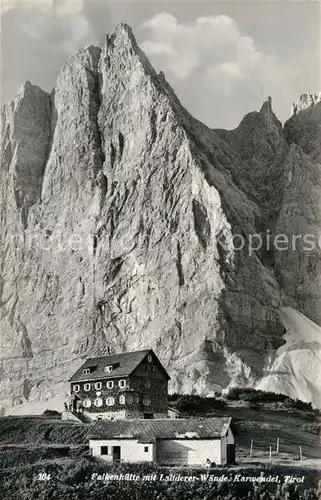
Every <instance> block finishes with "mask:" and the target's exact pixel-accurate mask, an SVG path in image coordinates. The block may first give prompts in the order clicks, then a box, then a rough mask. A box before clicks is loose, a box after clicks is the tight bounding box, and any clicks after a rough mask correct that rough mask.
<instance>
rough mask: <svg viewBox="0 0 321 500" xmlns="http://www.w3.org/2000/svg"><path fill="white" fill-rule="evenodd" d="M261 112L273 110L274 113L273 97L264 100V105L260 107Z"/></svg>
mask: <svg viewBox="0 0 321 500" xmlns="http://www.w3.org/2000/svg"><path fill="white" fill-rule="evenodd" d="M260 112H261V113H264V112H268V113H269V112H271V113H273V110H272V97H270V96H269V97H268V98H267V100H266V101H264V102H263V104H262V106H261V109H260Z"/></svg>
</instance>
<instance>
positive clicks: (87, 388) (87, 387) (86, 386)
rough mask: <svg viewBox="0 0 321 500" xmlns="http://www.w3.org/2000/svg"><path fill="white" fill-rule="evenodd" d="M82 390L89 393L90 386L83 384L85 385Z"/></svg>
mask: <svg viewBox="0 0 321 500" xmlns="http://www.w3.org/2000/svg"><path fill="white" fill-rule="evenodd" d="M84 390H85V391H86V392H88V391H90V384H85V385H84Z"/></svg>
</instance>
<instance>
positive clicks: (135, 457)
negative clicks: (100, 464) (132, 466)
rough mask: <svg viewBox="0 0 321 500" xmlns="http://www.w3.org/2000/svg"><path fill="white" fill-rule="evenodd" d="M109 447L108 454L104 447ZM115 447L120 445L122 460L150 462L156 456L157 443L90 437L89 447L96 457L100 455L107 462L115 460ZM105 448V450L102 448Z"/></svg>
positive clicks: (153, 460) (152, 461)
mask: <svg viewBox="0 0 321 500" xmlns="http://www.w3.org/2000/svg"><path fill="white" fill-rule="evenodd" d="M106 446H107V447H108V454H103V455H102V451H103V452H106V449H104V447H106ZM115 447H120V461H121V462H128V463H130V462H131V463H133V462H150V463H154V462H155V458H156V448H155V443H139V442H138V440H136V439H90V440H89V448H90V452H91V454H92V455H93V456H94V457H99V458H101V459H103V460H106V462H113V461H114V452H115ZM102 448H103V450H102Z"/></svg>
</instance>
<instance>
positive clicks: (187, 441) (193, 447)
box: [87, 418, 235, 466]
mask: <svg viewBox="0 0 321 500" xmlns="http://www.w3.org/2000/svg"><path fill="white" fill-rule="evenodd" d="M231 421H232V419H231V418H187V419H180V418H179V419H159V420H157V419H154V420H101V421H98V422H97V423H96V424H95V425H94V427H93V428H92V429H91V430H90V431H89V432H88V434H87V437H88V438H89V448H90V450H91V454H92V455H93V456H95V457H99V458H101V459H104V460H106V461H108V462H132V463H133V462H149V463H153V464H158V465H173V466H174V465H181V466H184V465H193V466H204V465H205V464H206V463H209V462H211V463H215V464H216V465H226V464H229V463H234V461H235V442H234V436H233V432H232V429H231Z"/></svg>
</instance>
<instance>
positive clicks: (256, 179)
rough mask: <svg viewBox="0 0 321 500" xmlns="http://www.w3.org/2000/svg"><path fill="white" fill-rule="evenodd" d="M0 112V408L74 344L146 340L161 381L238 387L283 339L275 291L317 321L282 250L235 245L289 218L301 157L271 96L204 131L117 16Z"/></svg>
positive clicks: (67, 363) (71, 363)
mask: <svg viewBox="0 0 321 500" xmlns="http://www.w3.org/2000/svg"><path fill="white" fill-rule="evenodd" d="M2 113H3V114H2V128H3V132H2V147H3V150H2V151H3V153H2V166H1V172H0V175H1V179H0V186H1V191H0V193H1V195H0V196H1V198H0V214H1V275H0V305H1V312H0V329H1V330H0V333H1V336H0V342H1V349H0V356H1V360H0V363H1V364H0V378H1V381H0V385H1V402H2V404H3V405H6V406H11V405H19V404H21V403H24V402H26V401H32V400H37V399H44V398H48V397H50V396H54V395H55V394H57V393H58V392H59V391H60V390H61V389H62V387H63V384H64V382H65V381H66V380H67V379H68V377H69V376H70V375H71V374H72V373H73V371H75V369H76V368H77V367H78V366H79V365H80V364H81V362H82V361H83V359H85V358H86V357H88V356H92V355H99V354H104V353H106V352H119V351H123V350H129V349H141V348H147V347H151V348H154V349H155V351H156V352H157V354H158V355H159V357H160V359H161V360H162V362H163V363H164V364H165V366H166V367H167V368H168V370H169V372H170V375H171V377H172V381H171V390H172V391H188V392H192V391H194V392H198V393H201V394H210V393H211V392H213V391H215V390H217V389H218V388H224V387H227V386H228V385H233V384H237V385H240V384H243V385H253V384H255V383H256V382H257V381H258V380H260V379H261V377H262V375H263V371H264V367H265V366H266V364H267V362H268V359H270V358H269V356H271V353H274V352H276V350H277V349H278V348H279V347H280V346H281V345H282V344H284V340H283V334H284V331H285V330H284V326H283V324H282V322H281V320H280V319H279V315H278V308H279V306H280V305H281V303H282V300H283V296H284V295H286V296H289V297H293V300H295V301H296V304H299V308H300V307H301V308H302V309H304V312H305V314H306V315H307V316H309V311H310V312H311V315H312V316H313V317H311V319H313V320H314V321H316V319H318V318H316V314H315V313H314V312H313V311H314V310H315V307H317V305H315V302H313V301H311V302H309V301H305V298H304V297H303V299H302V300H301V302H300V301H299V300H298V298H297V297H294V294H293V292H292V291H291V290H292V288H293V287H295V286H296V285H295V279H296V278H293V281H291V279H290V280H289V279H288V281H287V280H286V279H285V278H284V277H283V276H282V269H286V268H287V266H289V267H290V266H292V265H293V263H292V261H291V259H292V257H291V256H290V255H286V256H284V258H285V259H286V262H285V263H283V262H281V261H280V259H278V258H277V256H275V255H273V252H272V251H270V250H266V249H264V248H263V249H260V250H257V251H254V252H251V251H249V248H248V238H249V235H251V234H253V233H259V234H260V235H262V238H263V240H264V234H265V231H266V229H267V228H269V229H270V228H271V230H274V229H275V227H276V226H275V224H276V223H277V225H278V226H277V227H279V226H280V227H283V224H287V218H286V217H287V216H286V215H285V214H284V210H285V209H284V207H285V206H288V203H287V201H286V200H287V199H288V197H290V193H289V190H288V185H287V182H288V181H287V171H288V170H289V169H290V168H292V167H291V165H292V164H293V158H294V157H295V161H297V160H296V155H298V154H299V155H301V156H302V155H305V156H307V157H308V159H307V160H305V159H304V162H306V163H307V164H308V163H309V162H315V161H316V160H315V157H313V158H312V159H311V158H310V157H309V155H310V154H311V151H310V149H309V147H310V146H308V145H307V144H305V145H304V144H301V145H299V146H291V147H289V146H290V145H289V139H288V138H289V137H290V134H292V135H293V140H294V141H295V142H296V143H297V144H299V142H300V140H299V139H298V138H297V135H300V133H299V128H298V130H296V127H295V126H293V127H291V132H290V130H289V132H288V134H285V133H284V131H283V129H282V125H281V124H280V123H279V121H278V120H277V118H276V117H275V115H274V113H273V111H272V108H271V102H270V100H268V101H267V102H266V103H264V104H263V106H262V108H261V110H260V111H259V112H254V113H250V114H249V115H247V116H246V117H245V118H244V119H243V121H242V122H241V124H240V125H239V127H238V128H237V129H235V130H234V131H225V130H211V129H209V128H207V127H206V126H205V125H204V124H202V123H200V122H199V121H197V120H196V119H194V118H193V117H192V116H191V115H190V114H189V113H188V112H187V111H186V110H185V109H184V108H183V107H182V105H181V104H180V102H179V100H178V98H177V97H176V95H175V94H174V92H173V90H172V89H171V87H170V86H169V85H168V83H167V82H166V80H165V78H164V75H163V73H161V74H159V75H157V74H156V73H155V71H154V69H153V68H152V66H151V65H150V63H149V61H148V60H147V58H146V56H145V54H144V53H143V52H142V51H141V50H140V49H139V47H138V46H137V44H136V41H135V39H134V37H133V34H132V32H131V30H130V28H129V27H128V26H126V25H124V24H121V25H119V26H118V27H117V28H116V30H115V32H114V33H113V34H112V35H111V36H107V37H106V41H105V44H104V46H103V47H102V49H100V48H98V47H93V46H90V47H87V48H85V49H83V50H80V51H79V52H78V53H76V54H75V55H74V56H73V57H71V58H70V59H69V60H68V61H67V62H66V63H65V65H64V67H63V68H62V70H61V73H60V75H59V77H58V79H57V83H56V85H55V87H54V89H53V91H52V93H51V95H48V94H46V93H45V92H43V91H42V90H41V89H39V88H38V87H36V86H33V85H31V84H30V83H27V84H25V85H24V87H22V89H21V91H20V93H19V95H18V97H17V99H16V100H15V101H14V102H12V103H9V104H7V105H6V106H4V108H3V111H2ZM297 116H299V115H297ZM294 118H295V119H297V117H294ZM305 146H306V147H307V148H308V149H309V150H307V151H305V149H304V148H305ZM298 148H301V149H300V151H301V150H302V153H297V150H298ZM304 151H305V152H304ZM293 155H294V156H293ZM299 161H303V159H301V160H299ZM298 175H300V174H298ZM307 175H308V174H307ZM309 179H310V178H309ZM309 179H307V182H308V183H310V182H313V179H314V178H312V174H311V180H309ZM315 180H316V181H318V180H317V179H315ZM316 200H317V193H316ZM286 213H287V212H286ZM319 222H320V221H318V220H317V219H315V221H314V222H313V223H314V224H315V225H317V224H319ZM292 225H295V223H294V222H293V224H292ZM319 227H320V224H319ZM240 236H241V237H242V239H243V241H244V248H243V249H242V250H237V249H236V248H237V244H238V241H237V238H239V237H240ZM233 241H234V244H233ZM235 247H236V248H235ZM264 247H265V245H264ZM295 265H296V266H297V267H298V269H299V270H300V272H299V274H300V273H303V274H304V272H305V271H304V265H303V266H302V267H300V265H299V264H297V263H295ZM275 271H276V272H275ZM288 274H289V273H287V276H288ZM311 279H312V278H311ZM310 281H311V280H310ZM279 283H281V284H282V287H283V288H282V289H281V288H280V284H279ZM316 286H317V285H316ZM316 293H318V290H317V289H316ZM289 300H290V299H289ZM313 300H314V299H313ZM319 319H320V318H319Z"/></svg>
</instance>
